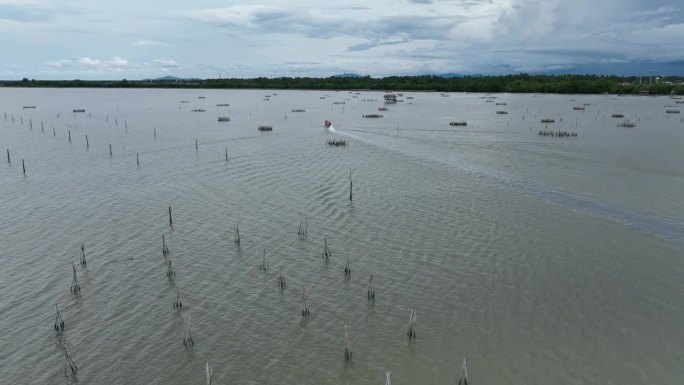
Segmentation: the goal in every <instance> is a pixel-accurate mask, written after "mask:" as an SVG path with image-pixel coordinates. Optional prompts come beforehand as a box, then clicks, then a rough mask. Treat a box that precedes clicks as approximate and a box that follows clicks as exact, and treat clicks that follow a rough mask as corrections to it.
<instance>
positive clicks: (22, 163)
mask: <svg viewBox="0 0 684 385" xmlns="http://www.w3.org/2000/svg"><path fill="white" fill-rule="evenodd" d="M21 168H22V169H23V170H24V176H26V165H25V164H24V160H23V159H22V160H21Z"/></svg>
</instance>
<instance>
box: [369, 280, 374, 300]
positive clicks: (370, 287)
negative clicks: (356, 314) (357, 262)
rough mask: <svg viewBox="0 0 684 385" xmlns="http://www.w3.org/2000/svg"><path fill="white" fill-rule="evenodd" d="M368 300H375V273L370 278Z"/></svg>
mask: <svg viewBox="0 0 684 385" xmlns="http://www.w3.org/2000/svg"><path fill="white" fill-rule="evenodd" d="M368 301H369V302H370V301H375V282H373V274H371V276H370V279H369V280H368Z"/></svg>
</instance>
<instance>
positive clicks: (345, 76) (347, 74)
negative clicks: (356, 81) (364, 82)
mask: <svg viewBox="0 0 684 385" xmlns="http://www.w3.org/2000/svg"><path fill="white" fill-rule="evenodd" d="M332 77H333V78H362V77H363V75H359V74H354V73H343V74H339V75H333V76H332Z"/></svg>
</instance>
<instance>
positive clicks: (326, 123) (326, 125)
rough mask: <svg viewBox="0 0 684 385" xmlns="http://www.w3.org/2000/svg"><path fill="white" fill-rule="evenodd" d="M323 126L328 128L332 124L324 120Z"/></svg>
mask: <svg viewBox="0 0 684 385" xmlns="http://www.w3.org/2000/svg"><path fill="white" fill-rule="evenodd" d="M323 125H324V126H325V128H329V127H330V126H332V122H331V121H329V120H326V121H325V122H323Z"/></svg>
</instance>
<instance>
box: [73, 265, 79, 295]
mask: <svg viewBox="0 0 684 385" xmlns="http://www.w3.org/2000/svg"><path fill="white" fill-rule="evenodd" d="M71 269H72V270H73V272H74V277H73V278H72V279H71V292H72V293H74V294H78V293H80V292H81V285H79V284H78V277H77V276H76V265H75V264H73V263H72V264H71Z"/></svg>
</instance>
